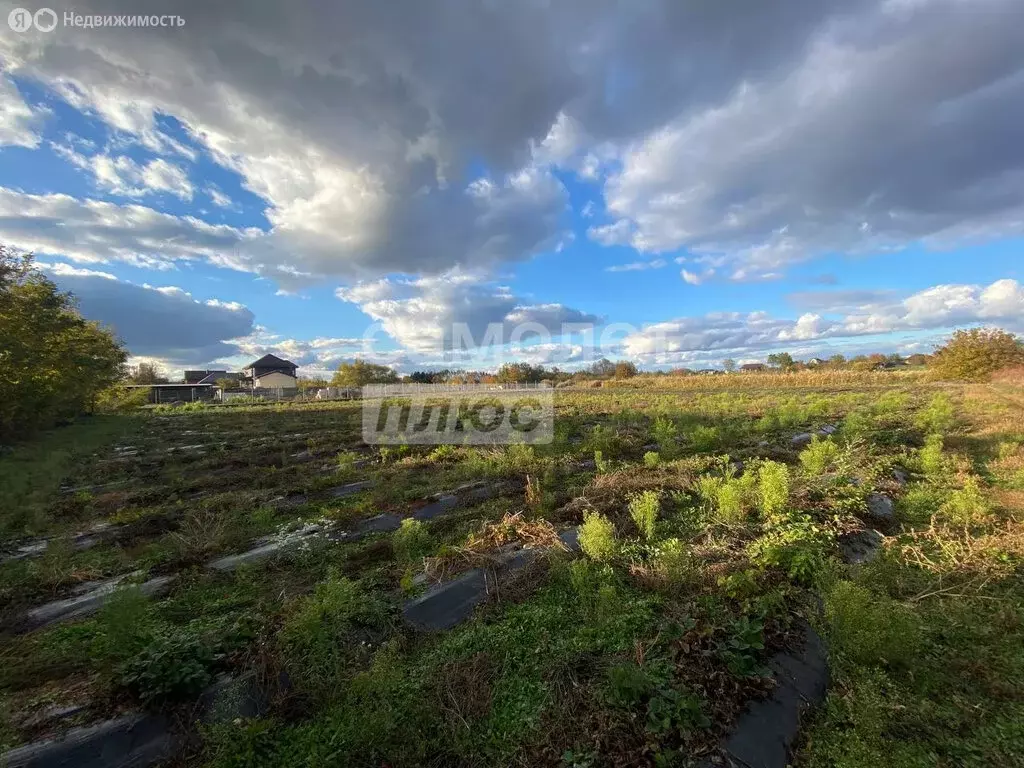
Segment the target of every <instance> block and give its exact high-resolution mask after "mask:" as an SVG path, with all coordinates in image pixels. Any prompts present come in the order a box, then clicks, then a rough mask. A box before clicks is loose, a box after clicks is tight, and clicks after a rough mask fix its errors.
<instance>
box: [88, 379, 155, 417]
mask: <svg viewBox="0 0 1024 768" xmlns="http://www.w3.org/2000/svg"><path fill="white" fill-rule="evenodd" d="M147 403H149V390H148V389H129V388H128V387H126V386H124V385H121V384H115V385H113V386H110V387H107V388H106V389H104V390H101V391H100V392H98V393H97V394H96V412H97V413H131V412H132V411H137V410H138V409H139V408H141V407H142V406H144V405H146V404H147Z"/></svg>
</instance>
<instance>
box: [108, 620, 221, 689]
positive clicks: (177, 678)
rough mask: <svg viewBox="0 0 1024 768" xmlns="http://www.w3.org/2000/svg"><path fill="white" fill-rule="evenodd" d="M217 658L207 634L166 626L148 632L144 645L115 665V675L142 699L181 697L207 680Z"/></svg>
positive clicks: (211, 675)
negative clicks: (204, 635)
mask: <svg viewBox="0 0 1024 768" xmlns="http://www.w3.org/2000/svg"><path fill="white" fill-rule="evenodd" d="M216 661H217V655H216V654H215V649H214V646H213V645H212V644H211V643H210V642H209V641H208V639H207V638H204V637H201V636H199V635H198V634H194V633H192V632H189V631H188V630H187V629H185V630H178V629H165V630H162V631H156V632H154V633H152V634H150V635H149V636H148V637H147V642H146V645H145V646H144V647H143V648H142V649H141V650H140V651H139V652H138V653H136V654H135V655H134V656H132V657H131V658H129V659H127V660H126V661H124V662H123V663H122V664H120V665H119V666H118V669H117V677H118V682H119V684H120V685H121V686H122V687H124V688H126V689H127V690H129V691H131V692H132V693H134V694H135V695H136V696H138V697H139V698H140V699H141V700H142V701H143V702H144V703H147V704H151V703H157V702H164V701H183V700H185V699H189V698H192V697H194V696H196V695H197V694H199V693H200V692H201V691H202V690H203V689H204V688H205V687H206V686H207V685H209V684H210V682H211V681H212V680H213V671H212V670H213V665H214V663H215V662H216Z"/></svg>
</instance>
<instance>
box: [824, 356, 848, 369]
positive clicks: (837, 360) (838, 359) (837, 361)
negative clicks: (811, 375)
mask: <svg viewBox="0 0 1024 768" xmlns="http://www.w3.org/2000/svg"><path fill="white" fill-rule="evenodd" d="M828 364H829V365H830V366H832V367H833V368H842V367H843V366H844V365H846V356H845V355H839V354H836V355H832V357H830V358H829V359H828Z"/></svg>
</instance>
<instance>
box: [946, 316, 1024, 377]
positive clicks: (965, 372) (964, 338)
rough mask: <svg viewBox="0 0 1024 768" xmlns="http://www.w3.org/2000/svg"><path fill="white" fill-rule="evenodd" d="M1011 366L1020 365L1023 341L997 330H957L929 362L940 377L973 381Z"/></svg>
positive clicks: (1023, 350) (1023, 355) (1023, 351)
mask: <svg viewBox="0 0 1024 768" xmlns="http://www.w3.org/2000/svg"><path fill="white" fill-rule="evenodd" d="M1012 365H1024V340H1021V339H1020V338H1019V337H1018V336H1015V335H1014V334H1012V333H1008V332H1007V331H1004V330H1001V329H999V328H971V329H970V330H959V331H957V332H956V333H954V334H953V336H952V338H950V340H949V341H948V342H946V345H945V346H944V347H941V348H939V349H937V350H936V351H935V356H934V357H933V358H932V362H931V368H932V370H933V371H935V373H936V374H938V375H939V376H940V377H941V378H944V379H966V380H973V381H977V380H980V379H986V378H988V376H989V375H990V374H991V373H993V372H994V371H998V370H999V369H1000V368H1008V367H1010V366H1012Z"/></svg>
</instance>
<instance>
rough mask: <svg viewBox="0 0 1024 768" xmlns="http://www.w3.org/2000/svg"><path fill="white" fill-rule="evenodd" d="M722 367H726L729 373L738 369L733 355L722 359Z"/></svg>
mask: <svg viewBox="0 0 1024 768" xmlns="http://www.w3.org/2000/svg"><path fill="white" fill-rule="evenodd" d="M722 367H723V368H725V370H726V372H727V373H732V372H733V371H735V370H736V361H735V360H733V359H732V358H731V357H727V358H725V360H723V361H722Z"/></svg>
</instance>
